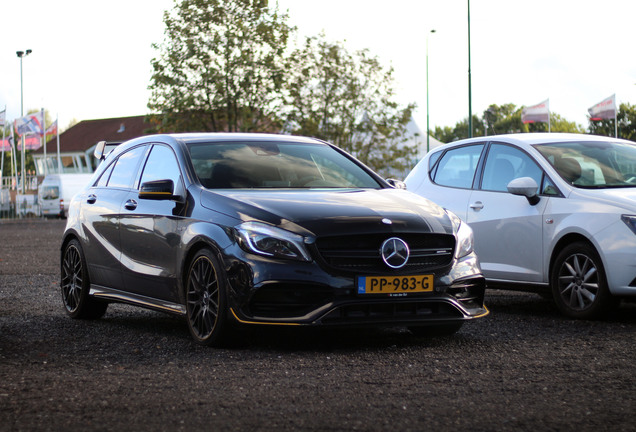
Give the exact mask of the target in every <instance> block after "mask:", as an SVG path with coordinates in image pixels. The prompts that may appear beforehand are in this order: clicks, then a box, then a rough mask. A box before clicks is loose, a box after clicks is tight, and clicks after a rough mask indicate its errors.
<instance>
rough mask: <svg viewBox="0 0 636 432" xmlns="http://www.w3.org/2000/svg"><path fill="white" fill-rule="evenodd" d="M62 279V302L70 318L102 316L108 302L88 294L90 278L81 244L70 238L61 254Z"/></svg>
mask: <svg viewBox="0 0 636 432" xmlns="http://www.w3.org/2000/svg"><path fill="white" fill-rule="evenodd" d="M61 267H62V268H61V270H62V271H61V273H62V280H61V283H60V288H61V292H62V303H63V304H64V309H65V310H66V313H67V314H68V315H69V316H70V317H71V318H77V319H98V318H101V317H103V316H104V314H105V313H106V309H107V308H108V303H106V302H102V301H99V300H95V299H94V298H93V297H91V296H90V295H89V291H90V286H91V284H90V280H89V278H88V267H87V266H86V259H85V258H84V252H83V251H82V246H81V245H80V243H79V241H77V240H76V239H73V240H71V241H70V242H69V243H68V244H67V245H66V247H65V248H64V252H63V254H62V263H61Z"/></svg>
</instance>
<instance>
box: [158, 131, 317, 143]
mask: <svg viewBox="0 0 636 432" xmlns="http://www.w3.org/2000/svg"><path fill="white" fill-rule="evenodd" d="M167 136H168V137H171V138H173V139H174V140H176V141H180V142H183V143H186V144H190V143H197V142H211V141H219V142H221V141H223V142H228V141H278V142H281V141H282V142H295V143H298V142H304V143H313V144H316V143H321V144H325V143H324V142H323V141H321V140H318V139H315V138H309V137H302V136H295V135H281V134H266V133H244V132H201V133H177V134H167Z"/></svg>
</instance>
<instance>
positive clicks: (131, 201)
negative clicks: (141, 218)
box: [124, 199, 137, 210]
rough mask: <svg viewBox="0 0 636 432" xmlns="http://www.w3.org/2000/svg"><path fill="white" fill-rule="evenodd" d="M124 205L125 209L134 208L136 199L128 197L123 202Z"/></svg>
mask: <svg viewBox="0 0 636 432" xmlns="http://www.w3.org/2000/svg"><path fill="white" fill-rule="evenodd" d="M124 207H125V208H126V210H135V209H136V208H137V201H135V200H134V199H129V200H128V201H126V202H125V203H124Z"/></svg>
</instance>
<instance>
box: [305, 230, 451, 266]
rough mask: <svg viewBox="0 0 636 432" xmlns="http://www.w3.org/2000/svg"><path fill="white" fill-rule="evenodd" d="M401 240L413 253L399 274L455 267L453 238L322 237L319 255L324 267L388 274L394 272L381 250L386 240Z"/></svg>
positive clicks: (402, 236)
mask: <svg viewBox="0 0 636 432" xmlns="http://www.w3.org/2000/svg"><path fill="white" fill-rule="evenodd" d="M391 237H398V238H400V239H402V240H404V241H405V242H406V243H407V244H408V246H409V250H410V257H409V260H408V262H407V263H406V265H405V266H404V267H402V268H401V269H399V271H397V272H396V273H402V274H408V273H414V272H422V271H427V270H432V269H436V268H440V267H445V266H448V265H450V264H451V262H452V260H453V251H454V250H455V237H454V236H452V235H449V234H430V233H427V234H413V233H404V234H400V233H382V234H365V235H350V236H338V237H335V236H334V237H321V238H319V239H318V240H317V241H316V248H317V251H318V253H319V255H320V257H321V258H322V260H323V261H324V263H325V264H326V265H328V266H330V267H332V268H335V269H338V270H344V271H350V272H365V273H369V274H371V273H386V272H387V270H392V269H390V268H389V267H388V266H387V265H386V264H385V263H384V262H383V261H382V256H381V254H380V248H381V247H382V243H384V241H385V240H387V239H388V238H391Z"/></svg>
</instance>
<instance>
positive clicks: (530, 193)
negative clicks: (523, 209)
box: [508, 177, 540, 205]
mask: <svg viewBox="0 0 636 432" xmlns="http://www.w3.org/2000/svg"><path fill="white" fill-rule="evenodd" d="M538 189H539V186H538V185H537V182H536V181H534V179H533V178H530V177H519V178H516V179H514V180H512V181H511V182H510V183H508V192H510V193H511V194H513V195H521V196H524V197H526V198H527V199H528V202H529V203H530V205H537V204H538V203H539V200H540V198H539V195H537V190H538Z"/></svg>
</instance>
